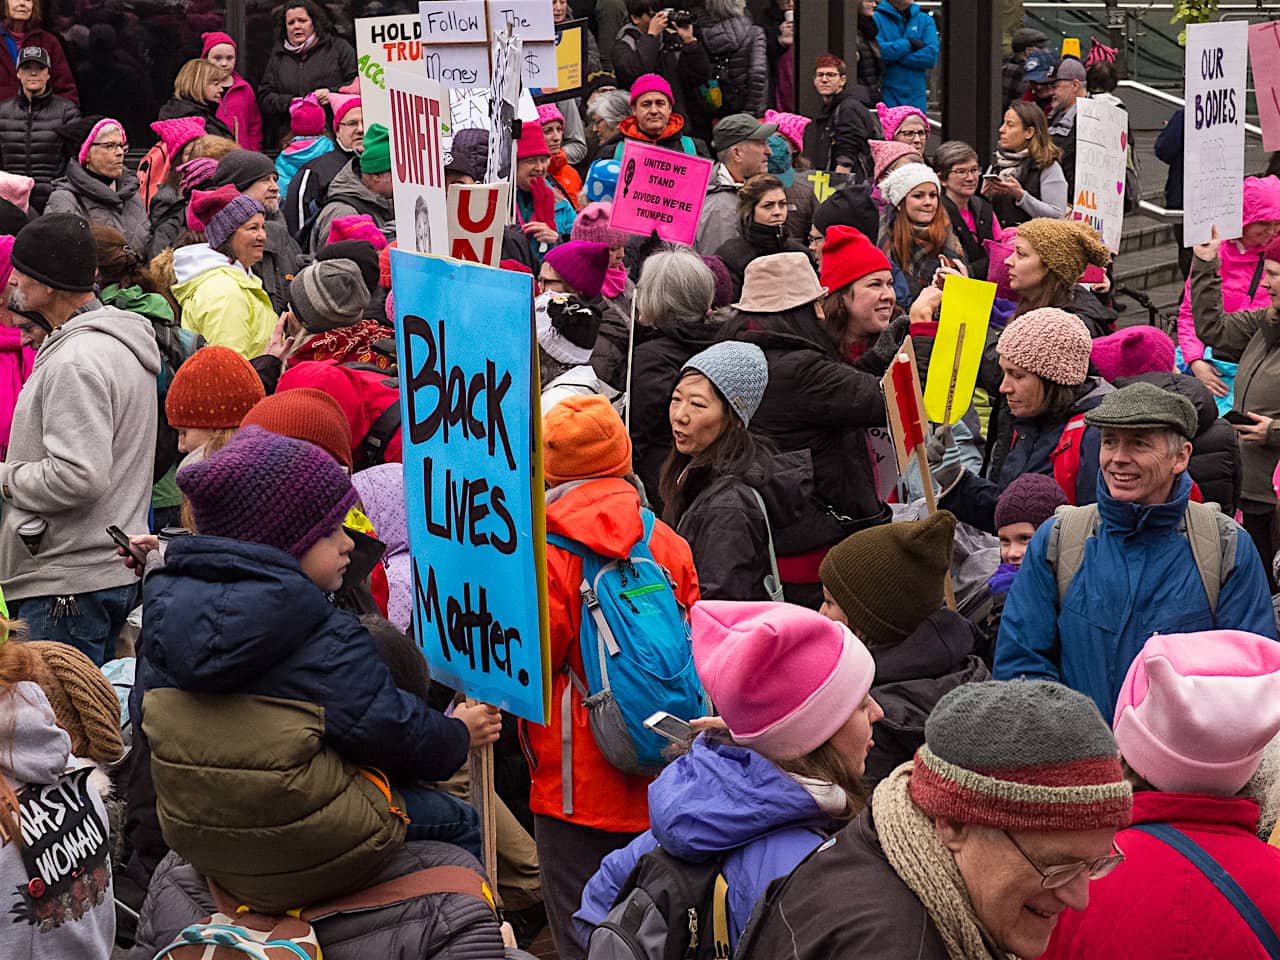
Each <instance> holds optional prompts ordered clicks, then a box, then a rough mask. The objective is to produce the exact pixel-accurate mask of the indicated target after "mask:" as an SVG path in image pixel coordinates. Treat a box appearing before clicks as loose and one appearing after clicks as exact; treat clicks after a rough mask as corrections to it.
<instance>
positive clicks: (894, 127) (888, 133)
mask: <svg viewBox="0 0 1280 960" xmlns="http://www.w3.org/2000/svg"><path fill="white" fill-rule="evenodd" d="M876 114H877V115H879V117H880V127H881V129H882V130H884V138H885V139H886V140H892V139H893V135H894V134H895V133H897V132H898V128H899V127H900V126H902V121H903V120H906V119H907V117H919V118H920V119H921V120H923V121H924V132H925V133H928V132H929V118H928V117H927V116H925V115H924V113H923V112H922V111H921V110H920V108H919V107H912V106H901V107H886V106H885V105H884V104H883V103H877V104H876Z"/></svg>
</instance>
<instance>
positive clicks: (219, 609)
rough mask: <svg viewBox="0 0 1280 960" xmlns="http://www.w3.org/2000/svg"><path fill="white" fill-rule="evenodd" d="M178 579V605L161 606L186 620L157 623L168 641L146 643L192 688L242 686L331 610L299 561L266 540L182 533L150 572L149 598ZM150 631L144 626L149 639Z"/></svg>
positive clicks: (165, 669) (165, 668) (160, 664)
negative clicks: (263, 541)
mask: <svg viewBox="0 0 1280 960" xmlns="http://www.w3.org/2000/svg"><path fill="white" fill-rule="evenodd" d="M178 581H181V582H182V586H181V598H182V603H181V605H178V604H174V603H169V604H165V605H164V607H163V609H164V610H165V611H166V616H168V617H176V618H178V619H180V620H181V621H183V622H181V623H178V624H168V623H165V622H163V621H162V622H161V623H157V624H153V628H155V629H163V630H164V634H165V642H164V644H163V645H161V646H157V645H155V644H146V646H147V650H148V654H149V655H150V656H151V657H152V658H153V659H155V660H156V661H157V662H156V663H155V667H156V669H157V670H159V671H160V672H161V674H163V675H166V676H168V677H170V678H171V679H172V681H173V683H174V684H175V685H176V686H177V687H179V688H180V689H182V690H188V691H191V692H199V693H226V692H232V691H238V690H243V689H245V688H246V686H248V685H249V683H250V681H252V680H255V679H257V678H259V677H261V676H262V674H263V673H265V672H266V671H267V670H268V669H269V668H271V667H273V666H274V665H276V664H278V663H280V662H281V661H282V660H286V659H288V658H289V657H290V656H292V655H293V653H294V651H296V650H297V649H298V647H300V646H301V645H302V644H305V643H307V642H308V641H309V640H310V639H311V638H312V637H314V636H315V635H316V634H317V633H318V632H319V630H320V629H321V627H322V625H323V624H324V622H325V620H326V619H327V618H328V617H329V616H330V615H331V613H332V606H331V604H330V603H329V599H328V598H327V597H326V596H325V594H324V592H323V591H321V590H320V588H319V587H317V586H316V585H315V584H314V583H312V582H311V580H310V579H309V578H308V577H307V575H306V574H304V573H303V572H302V568H301V567H300V566H298V561H297V560H295V559H294V558H293V557H291V556H290V555H289V554H287V553H285V552H284V551H283V550H278V549H276V548H275V547H268V546H264V545H263V544H258V543H249V542H247V541H243V540H230V539H226V538H223V537H205V536H194V537H180V538H179V539H177V540H174V541H173V542H172V543H170V544H169V549H168V550H167V551H166V552H165V565H164V567H162V568H161V569H159V570H157V571H155V572H154V573H152V574H149V575H148V577H147V579H146V582H145V583H144V585H143V594H144V597H145V599H146V600H148V601H150V600H151V599H152V598H153V597H154V596H155V595H156V594H157V593H160V592H165V593H168V592H171V591H173V590H174V589H175V585H176V583H177V582H178ZM145 634H146V628H145V627H144V643H145ZM160 658H163V659H162V660H161V659H160Z"/></svg>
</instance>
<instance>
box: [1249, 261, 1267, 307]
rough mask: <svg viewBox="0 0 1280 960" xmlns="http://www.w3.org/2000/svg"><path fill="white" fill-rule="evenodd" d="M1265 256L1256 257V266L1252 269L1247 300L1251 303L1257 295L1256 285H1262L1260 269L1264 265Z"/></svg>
mask: <svg viewBox="0 0 1280 960" xmlns="http://www.w3.org/2000/svg"><path fill="white" fill-rule="evenodd" d="M1266 259H1267V258H1266V255H1265V254H1259V255H1258V265H1257V266H1256V267H1254V268H1253V279H1251V280H1250V281H1249V300H1250V301H1252V300H1253V298H1254V297H1256V296H1257V295H1258V285H1259V284H1260V283H1262V269H1263V266H1264V264H1265V263H1266Z"/></svg>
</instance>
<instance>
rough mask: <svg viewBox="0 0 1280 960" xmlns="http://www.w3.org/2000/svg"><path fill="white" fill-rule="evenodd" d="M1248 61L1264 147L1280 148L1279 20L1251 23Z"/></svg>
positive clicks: (1265, 148)
mask: <svg viewBox="0 0 1280 960" xmlns="http://www.w3.org/2000/svg"><path fill="white" fill-rule="evenodd" d="M1249 63H1250V65H1251V66H1252V67H1253V90H1254V95H1255V96H1256V97H1257V100H1258V123H1259V124H1260V125H1261V127H1262V149H1263V150H1280V20H1272V21H1271V22H1270V23H1255V24H1251V25H1250V27H1249Z"/></svg>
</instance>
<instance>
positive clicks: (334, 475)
mask: <svg viewBox="0 0 1280 960" xmlns="http://www.w3.org/2000/svg"><path fill="white" fill-rule="evenodd" d="M178 486H179V488H181V490H182V492H183V493H184V494H186V496H187V499H188V500H189V501H191V510H192V513H193V515H194V516H195V522H196V529H197V530H199V531H200V533H201V534H202V535H204V536H210V537H227V538H229V539H231V540H246V541H248V542H249V543H261V544H265V545H267V546H269V547H276V548H278V549H280V550H283V551H285V553H288V554H290V555H291V556H293V557H294V558H298V557H301V556H302V555H303V554H304V553H306V552H307V551H308V550H310V549H311V547H312V546H314V545H315V543H316V542H317V541H319V540H321V539H322V538H324V537H326V536H328V535H329V533H330V532H331V531H332V530H333V529H334V527H336V526H338V524H340V523H342V519H343V517H345V516H346V515H347V511H348V510H350V509H351V507H352V506H353V505H354V504H355V502H356V500H357V494H356V488H355V487H353V486H352V485H351V478H350V477H349V476H347V474H346V472H345V471H344V470H343V469H342V467H341V466H339V465H338V462H337V461H336V460H334V459H333V457H331V456H330V455H329V454H328V453H326V452H325V451H323V450H321V449H320V448H319V447H317V446H316V445H315V444H313V443H307V442H306V441H304V440H294V439H293V438H292V437H283V436H280V435H279V434H276V433H271V432H270V431H267V430H264V429H263V428H262V427H259V426H252V425H251V426H247V427H241V428H240V430H239V431H237V432H236V435H235V436H234V437H232V438H231V441H230V442H229V443H228V444H227V445H226V446H225V447H223V448H222V449H221V450H219V451H218V452H217V453H215V454H213V456H211V457H209V458H207V459H205V460H202V461H200V462H199V463H195V464H192V465H191V466H187V467H183V468H182V469H181V470H179V471H178Z"/></svg>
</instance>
